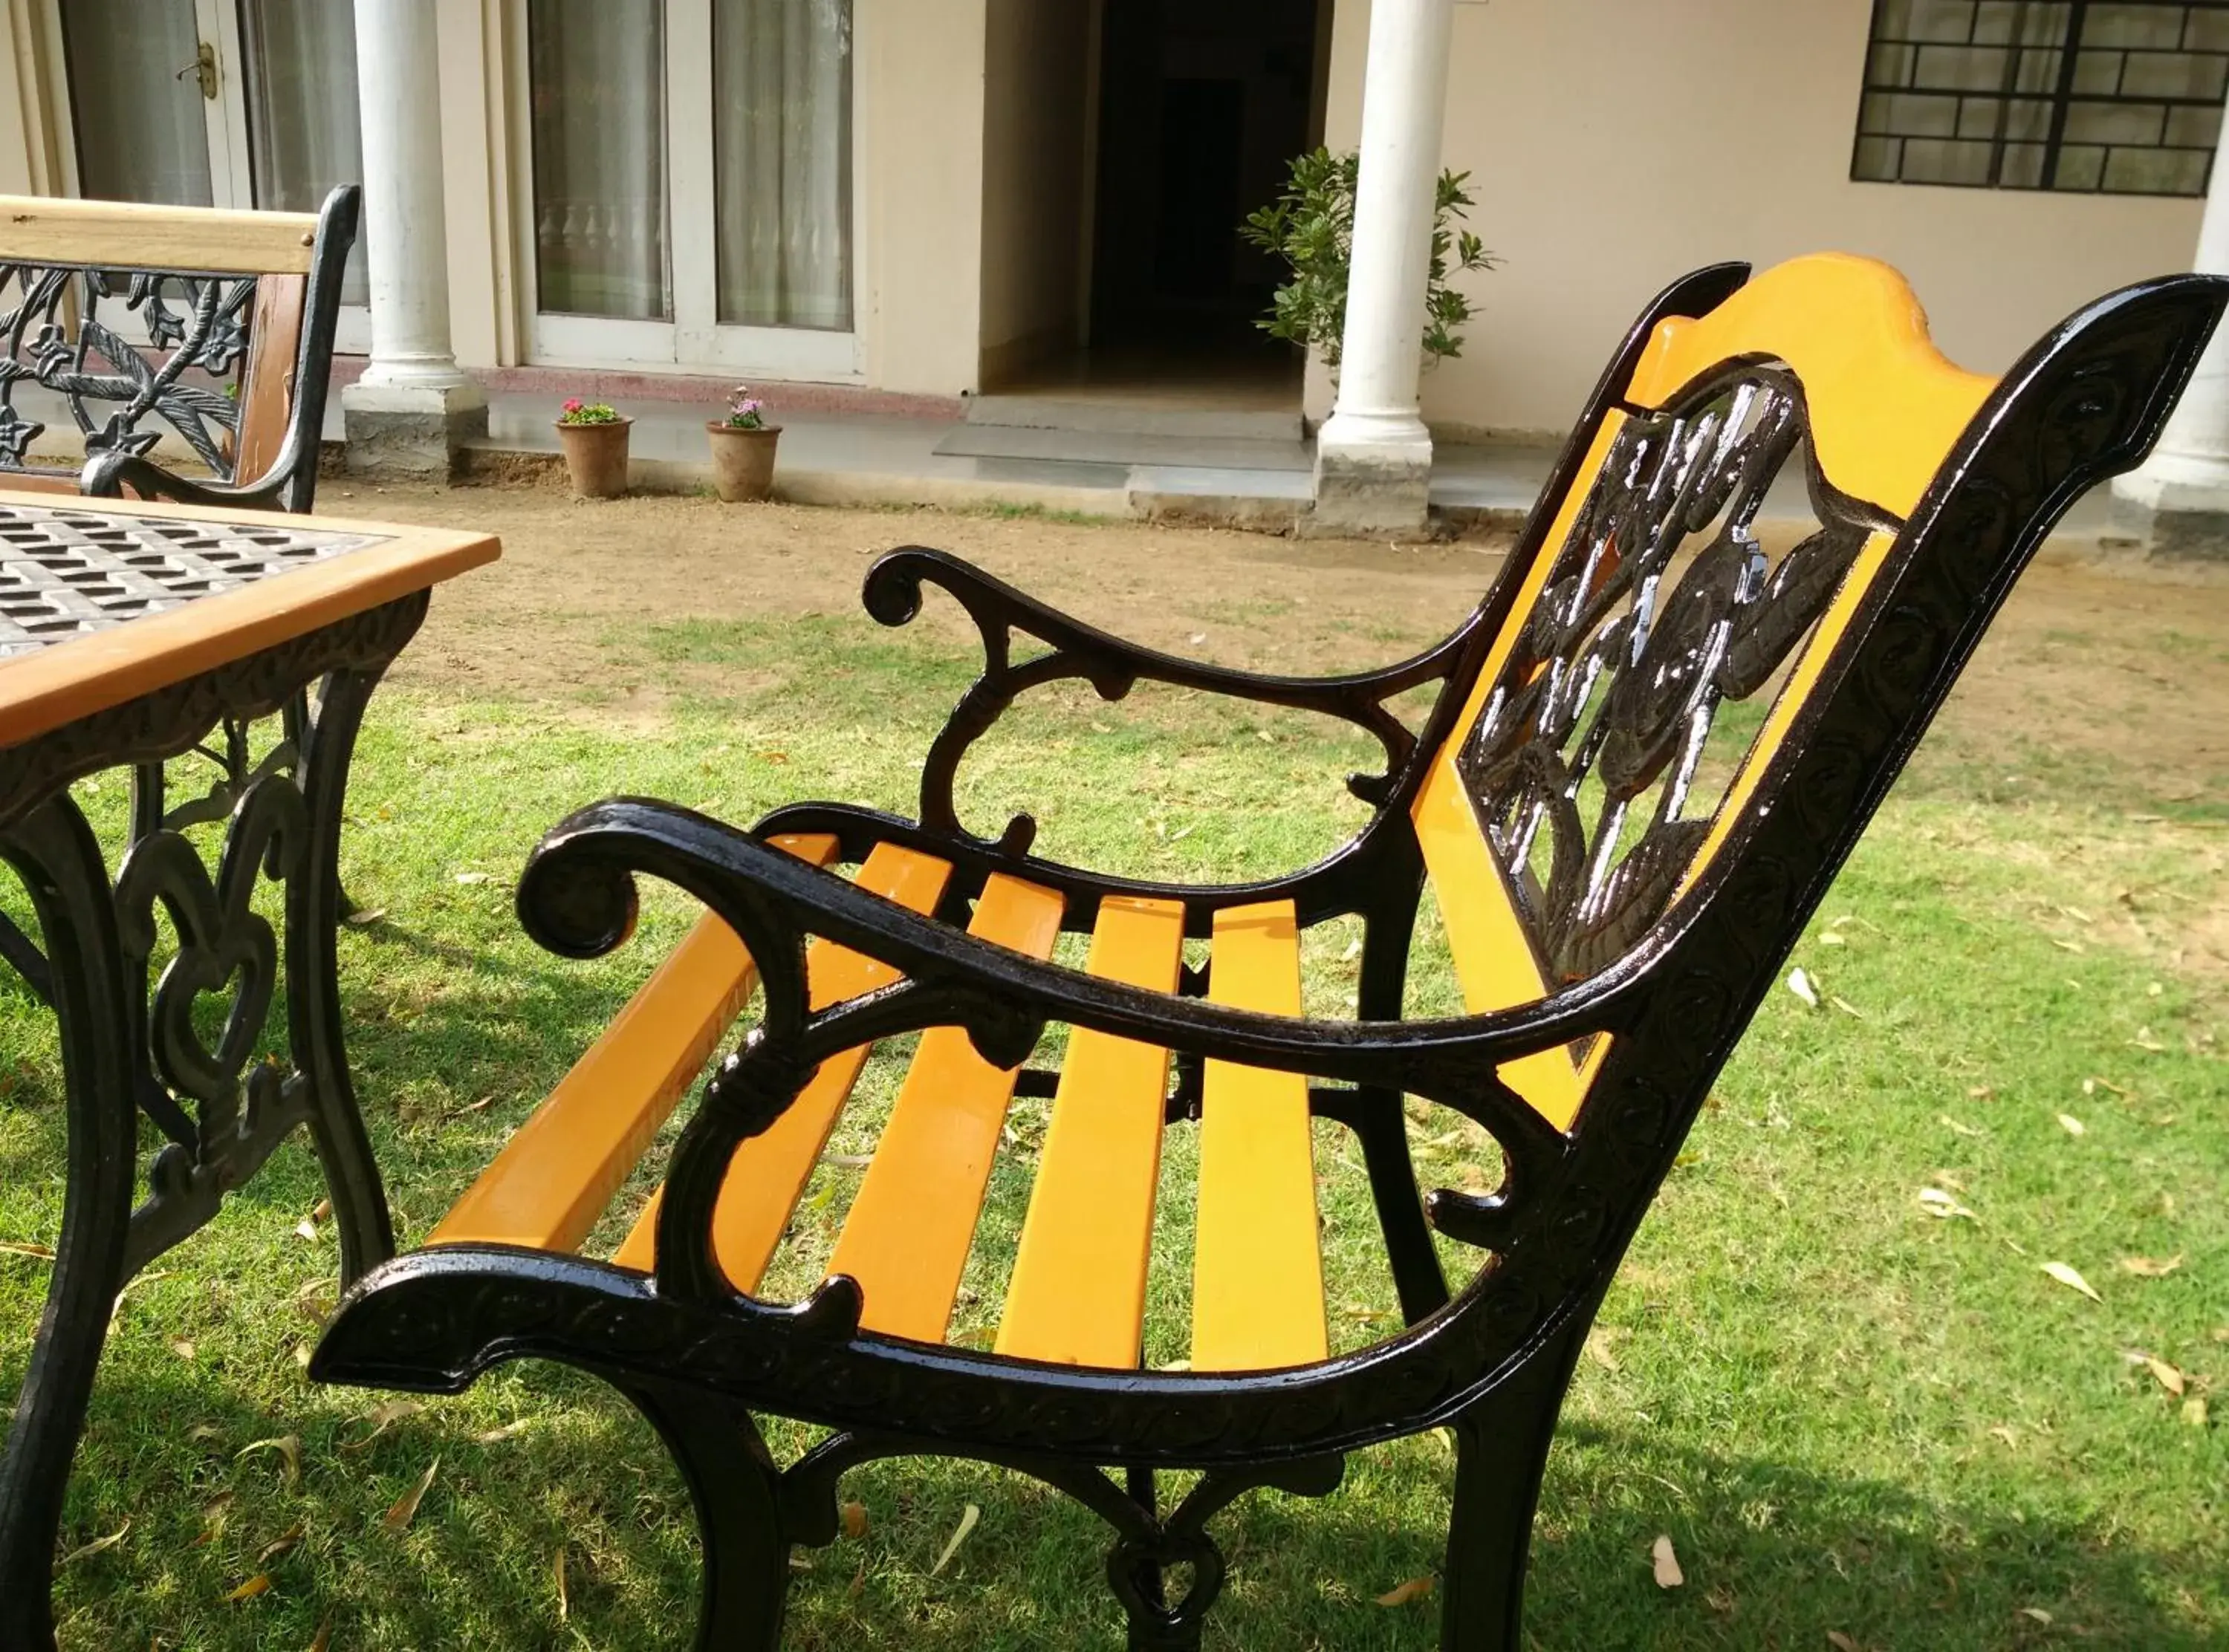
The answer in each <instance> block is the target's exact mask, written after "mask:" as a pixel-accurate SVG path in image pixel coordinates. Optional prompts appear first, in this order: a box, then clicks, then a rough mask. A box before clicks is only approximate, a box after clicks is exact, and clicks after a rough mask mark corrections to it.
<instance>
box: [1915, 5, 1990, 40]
mask: <svg viewBox="0 0 2229 1652" xmlns="http://www.w3.org/2000/svg"><path fill="white" fill-rule="evenodd" d="M1905 29H1906V33H1905V36H1904V38H1905V39H1906V40H1939V41H1948V42H1953V43H1956V44H1959V45H1962V44H1964V43H1965V42H1967V41H1969V40H1970V39H1972V38H1973V35H1974V0H1911V19H1910V21H1909V22H1907V24H1906V25H1905Z"/></svg>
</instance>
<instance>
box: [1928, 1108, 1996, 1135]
mask: <svg viewBox="0 0 2229 1652" xmlns="http://www.w3.org/2000/svg"><path fill="white" fill-rule="evenodd" d="M1935 1122H1936V1123H1937V1124H1940V1125H1942V1126H1943V1129H1945V1130H1949V1131H1950V1133H1951V1134H1952V1135H1953V1136H1981V1135H1984V1134H1986V1133H1987V1132H1985V1131H1982V1130H1975V1128H1974V1127H1973V1126H1972V1125H1971V1124H1960V1123H1959V1122H1958V1121H1957V1120H1956V1119H1955V1118H1953V1117H1950V1114H1948V1113H1937V1114H1936V1115H1935Z"/></svg>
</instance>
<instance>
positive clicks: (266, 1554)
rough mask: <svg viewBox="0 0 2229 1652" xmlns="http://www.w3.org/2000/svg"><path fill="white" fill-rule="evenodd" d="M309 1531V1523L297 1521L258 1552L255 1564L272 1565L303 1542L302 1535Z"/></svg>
mask: <svg viewBox="0 0 2229 1652" xmlns="http://www.w3.org/2000/svg"><path fill="white" fill-rule="evenodd" d="M309 1529H310V1528H309V1526H308V1523H307V1522H305V1521H299V1520H298V1521H295V1522H294V1523H293V1524H292V1526H289V1527H287V1528H286V1530H285V1531H283V1532H281V1533H279V1535H278V1536H276V1537H274V1538H273V1539H272V1540H270V1541H269V1542H268V1543H266V1544H265V1545H264V1546H262V1547H261V1548H260V1549H258V1550H256V1552H255V1564H256V1565H258V1566H268V1565H270V1564H271V1562H272V1561H273V1560H275V1559H278V1558H279V1556H280V1555H282V1554H284V1553H286V1551H287V1550H289V1549H291V1548H292V1547H293V1546H295V1545H296V1544H297V1543H299V1542H300V1541H301V1540H302V1534H303V1533H305V1532H306V1531H308V1530H309Z"/></svg>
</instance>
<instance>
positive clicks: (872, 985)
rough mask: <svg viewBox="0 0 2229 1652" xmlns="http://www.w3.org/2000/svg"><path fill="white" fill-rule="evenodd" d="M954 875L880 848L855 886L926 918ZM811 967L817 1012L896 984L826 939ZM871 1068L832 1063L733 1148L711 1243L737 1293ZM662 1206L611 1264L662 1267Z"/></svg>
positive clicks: (755, 1274) (760, 1270) (941, 865)
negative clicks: (765, 1126) (863, 1072)
mask: <svg viewBox="0 0 2229 1652" xmlns="http://www.w3.org/2000/svg"><path fill="white" fill-rule="evenodd" d="M951 873H952V868H950V867H949V866H948V865H947V864H946V863H945V862H944V861H940V860H936V859H935V858H934V857H932V856H930V855H922V854H918V853H916V852H915V851H914V850H912V849H909V848H900V847H899V846H898V845H896V844H895V843H879V844H877V845H876V846H875V848H874V849H873V850H872V851H871V852H870V853H869V855H868V856H867V859H866V862H865V864H864V865H863V866H861V867H860V868H859V876H858V885H859V887H861V888H862V889H865V890H869V891H870V892H872V893H875V894H878V895H881V896H883V897H884V898H885V899H887V900H895V901H896V902H897V903H898V904H899V905H900V906H907V907H910V908H911V909H912V910H913V911H915V912H928V910H930V909H931V908H932V907H934V906H935V905H936V902H937V898H938V897H939V896H940V895H941V894H942V893H944V884H945V880H946V879H947V878H948V877H949V876H950V875H951ZM805 961H806V986H807V989H808V992H809V994H810V996H811V1001H812V1004H813V1008H815V1009H825V1008H828V1006H829V1005H831V1004H837V1003H841V1002H844V1000H845V999H846V998H856V997H858V996H859V995H860V994H862V993H865V992H872V991H873V990H874V989H876V988H877V987H882V986H887V985H888V984H889V983H891V982H893V981H895V980H896V979H897V978H898V972H897V971H896V970H894V969H892V968H891V967H890V965H889V964H883V963H881V962H879V961H877V959H874V958H870V957H865V956H864V955H862V954H860V953H858V952H854V951H851V950H850V949H849V948H848V947H842V946H838V945H836V944H833V943H832V942H829V941H825V940H816V941H814V942H813V943H812V944H811V945H809V946H808V947H806V960H805ZM866 1061H867V1048H866V1047H865V1046H864V1045H862V1046H861V1047H859V1048H858V1049H852V1050H845V1052H844V1053H842V1054H840V1055H832V1056H831V1057H829V1058H828V1060H825V1061H823V1062H822V1063H821V1064H820V1070H819V1072H818V1073H814V1074H813V1077H812V1079H810V1080H809V1081H807V1083H806V1086H805V1089H804V1090H803V1092H801V1093H800V1095H799V1096H798V1098H797V1099H796V1100H795V1101H793V1102H792V1103H791V1104H790V1105H789V1108H788V1110H787V1111H786V1112H784V1113H783V1114H782V1116H781V1117H780V1118H778V1119H776V1120H775V1121H774V1125H773V1127H772V1128H771V1129H769V1130H768V1131H767V1132H766V1134H765V1135H763V1136H757V1137H752V1138H751V1139H750V1140H749V1141H748V1142H745V1143H743V1144H742V1147H740V1148H738V1149H736V1156H735V1159H734V1161H733V1162H731V1163H730V1164H729V1167H728V1178H727V1181H725V1182H724V1183H723V1184H722V1186H721V1189H720V1201H719V1203H718V1204H717V1205H716V1207H714V1209H713V1212H712V1241H713V1249H714V1252H715V1254H716V1255H717V1257H718V1258H719V1260H720V1266H721V1268H722V1269H723V1271H725V1272H726V1274H727V1276H728V1279H729V1283H730V1284H733V1285H734V1286H735V1287H736V1289H737V1290H754V1289H755V1288H756V1287H757V1285H758V1283H759V1278H760V1277H761V1275H762V1274H764V1273H765V1272H766V1265H767V1263H768V1260H769V1259H770V1258H772V1257H773V1255H774V1246H775V1245H779V1244H780V1242H781V1235H782V1230H783V1229H784V1228H786V1227H787V1226H788V1225H789V1213H790V1211H791V1210H792V1209H793V1207H795V1206H796V1204H797V1201H798V1197H799V1195H800V1194H802V1193H803V1192H804V1191H805V1183H806V1179H807V1178H808V1177H810V1176H811V1175H812V1174H813V1164H814V1163H815V1162H817V1161H818V1160H819V1157H820V1149H822V1148H823V1147H825V1145H826V1144H827V1141H828V1132H829V1131H830V1130H832V1129H834V1128H835V1125H836V1115H837V1114H838V1112H840V1111H842V1110H843V1106H844V1101H845V1098H846V1097H848V1096H849V1095H850V1094H851V1086H852V1085H854V1084H855V1083H857V1082H858V1078H859V1069H860V1068H861V1067H863V1066H865V1065H866ZM661 1191H662V1190H661ZM658 1202H659V1201H658V1196H657V1195H655V1194H653V1195H652V1198H651V1201H650V1202H649V1204H647V1205H646V1206H645V1207H644V1208H643V1213H642V1214H641V1215H640V1216H639V1218H637V1219H636V1221H635V1225H634V1227H633V1231H632V1232H630V1233H628V1234H627V1236H626V1242H625V1243H624V1244H622V1245H620V1248H619V1251H618V1252H617V1253H616V1254H614V1255H613V1258H612V1259H613V1261H614V1262H616V1263H618V1264H619V1265H620V1266H621V1267H627V1268H639V1269H640V1270H641V1271H644V1272H648V1271H650V1270H651V1268H652V1265H653V1264H654V1263H655V1261H656V1258H657V1256H658V1249H657V1245H658Z"/></svg>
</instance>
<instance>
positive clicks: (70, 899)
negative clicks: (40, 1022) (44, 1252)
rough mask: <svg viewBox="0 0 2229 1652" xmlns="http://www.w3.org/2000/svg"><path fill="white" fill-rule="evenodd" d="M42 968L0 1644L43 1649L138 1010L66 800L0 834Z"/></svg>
mask: <svg viewBox="0 0 2229 1652" xmlns="http://www.w3.org/2000/svg"><path fill="white" fill-rule="evenodd" d="M0 856H4V857H5V858H6V859H7V861H9V863H10V865H12V866H13V867H14V868H16V872H17V873H18V874H21V876H22V880H23V883H24V886H25V887H26V888H28V889H29V892H30V896H31V902H32V905H33V906H34V907H35V909H36V910H37V912H38V915H39V923H40V926H41V928H42V932H44V935H45V937H46V943H47V946H46V951H47V957H48V961H49V962H50V964H51V965H52V981H53V993H54V1006H55V1017H56V1019H57V1020H58V1021H60V1022H61V1040H62V1069H63V1073H64V1078H65V1083H66V1085H67V1094H68V1105H69V1110H70V1130H69V1147H68V1181H67V1188H66V1191H65V1193H64V1195H63V1203H62V1231H61V1243H60V1244H58V1245H56V1246H55V1262H54V1271H53V1274H52V1275H51V1277H50V1278H49V1281H48V1287H47V1307H46V1311H45V1313H44V1314H43V1315H42V1316H41V1317H40V1321H39V1331H38V1337H37V1340H36V1341H35V1343H34V1344H33V1346H32V1353H31V1361H30V1366H29V1369H28V1370H27V1371H26V1372H25V1373H24V1377H23V1386H22V1390H21V1392H20V1393H19V1394H18V1396H17V1399H16V1415H15V1419H14V1421H13V1423H12V1424H11V1425H10V1428H9V1431H8V1449H7V1455H6V1456H5V1457H0V1649H4V1652H17V1649H29V1648H46V1647H50V1646H52V1644H53V1642H54V1625H53V1620H52V1609H51V1605H50V1603H49V1600H48V1582H49V1575H50V1573H51V1572H52V1570H53V1567H54V1556H55V1533H56V1531H57V1530H58V1528H59V1527H60V1526H61V1513H62V1493H63V1490H64V1489H65V1488H66V1487H67V1484H68V1481H69V1470H70V1460H71V1458H72V1457H74V1455H75V1453H76V1450H77V1438H78V1432H79V1431H80V1429H81V1428H82V1427H83V1426H84V1424H85V1412H86V1403H87V1399H89V1398H90V1397H91V1395H92V1393H93V1372H94V1370H95V1368H96V1367H98V1366H99V1364H100V1351H101V1347H102V1345H103V1343H104V1342H105V1341H106V1340H107V1335H108V1318H109V1311H110V1309H111V1307H112V1304H113V1303H114V1302H115V1300H116V1293H117V1291H118V1290H120V1289H122V1287H123V1284H124V1280H125V1242H126V1236H127V1232H128V1223H129V1221H130V1220H131V1213H132V1181H133V1175H132V1172H133V1169H134V1161H135V1158H136V1154H135V1152H134V1146H135V1140H134V1138H135V1137H136V1134H137V1130H138V1118H137V1116H136V1109H135V1108H134V1106H133V1105H132V1070H133V1066H134V1065H135V1062H136V1061H137V1060H138V1059H139V1058H138V1055H137V1053H136V1052H135V1050H134V1048H133V1044H132V1034H133V1033H134V1032H135V1031H136V1028H137V1025H138V1013H137V1006H135V1005H134V1004H132V1002H129V1001H128V1000H127V998H126V996H125V980H126V971H125V964H124V957H123V949H122V946H121V944H120V942H119V937H118V933H117V923H116V909H115V907H114V906H113V905H112V900H111V897H110V893H109V887H108V874H107V869H106V866H105V865H104V864H103V862H102V860H101V855H100V844H99V843H98V842H96V841H95V840H94V838H93V831H92V829H91V828H89V827H88V826H87V824H86V822H85V816H83V815H81V814H80V813H79V811H78V810H77V807H76V805H75V804H73V803H71V802H70V800H69V798H68V797H67V795H64V796H60V797H53V798H51V799H49V800H48V802H47V803H45V804H42V805H41V806H40V807H39V808H38V809H36V810H33V811H32V812H31V813H30V814H29V815H27V816H24V817H23V818H22V820H20V821H18V822H16V823H15V824H14V825H12V826H10V827H9V828H7V829H5V830H4V831H0Z"/></svg>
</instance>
